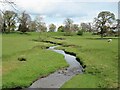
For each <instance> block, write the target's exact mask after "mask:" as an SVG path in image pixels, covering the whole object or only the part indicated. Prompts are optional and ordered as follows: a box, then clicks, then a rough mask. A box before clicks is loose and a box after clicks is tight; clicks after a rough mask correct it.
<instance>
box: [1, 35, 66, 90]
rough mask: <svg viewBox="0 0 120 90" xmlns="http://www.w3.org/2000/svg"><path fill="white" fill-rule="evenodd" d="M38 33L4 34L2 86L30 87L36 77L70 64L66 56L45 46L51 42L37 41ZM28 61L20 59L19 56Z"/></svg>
mask: <svg viewBox="0 0 120 90" xmlns="http://www.w3.org/2000/svg"><path fill="white" fill-rule="evenodd" d="M38 36H39V35H38V34H37V33H28V34H19V33H13V34H3V35H2V46H3V47H2V72H3V73H2V75H3V76H2V80H3V82H2V87H3V88H16V87H20V88H23V87H28V86H30V84H32V83H33V81H35V80H36V79H38V78H40V77H43V76H46V75H48V74H50V73H52V72H54V71H56V70H57V69H60V68H63V67H66V66H68V64H67V63H66V62H65V60H64V57H63V56H62V55H60V54H57V53H55V52H52V51H49V50H46V49H45V48H44V47H48V46H51V44H47V43H42V42H35V41H32V40H33V39H36V38H38ZM21 57H23V58H25V59H26V61H19V60H18V58H21Z"/></svg>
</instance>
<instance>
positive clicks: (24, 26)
mask: <svg viewBox="0 0 120 90" xmlns="http://www.w3.org/2000/svg"><path fill="white" fill-rule="evenodd" d="M30 21H31V17H30V15H29V14H27V13H25V12H23V13H22V15H21V16H20V18H19V22H20V24H19V28H18V31H21V32H23V33H25V32H27V31H29V28H28V27H29V23H30Z"/></svg>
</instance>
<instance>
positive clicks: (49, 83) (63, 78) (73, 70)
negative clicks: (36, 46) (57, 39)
mask: <svg viewBox="0 0 120 90" xmlns="http://www.w3.org/2000/svg"><path fill="white" fill-rule="evenodd" d="M55 47H57V46H52V47H49V48H48V50H52V51H54V52H56V53H59V54H62V55H64V58H65V60H66V62H67V63H68V64H69V67H68V68H66V69H61V70H58V71H56V72H54V73H52V74H50V75H48V76H47V77H44V78H40V79H38V80H37V81H35V82H34V83H33V84H32V85H31V86H30V87H29V88H60V87H61V86H62V85H63V84H64V83H65V82H67V81H68V80H70V79H71V78H72V77H73V76H75V75H76V74H82V69H83V68H82V66H81V65H80V63H79V62H78V61H77V60H76V57H75V56H72V55H69V54H66V53H65V52H64V51H63V50H56V49H55Z"/></svg>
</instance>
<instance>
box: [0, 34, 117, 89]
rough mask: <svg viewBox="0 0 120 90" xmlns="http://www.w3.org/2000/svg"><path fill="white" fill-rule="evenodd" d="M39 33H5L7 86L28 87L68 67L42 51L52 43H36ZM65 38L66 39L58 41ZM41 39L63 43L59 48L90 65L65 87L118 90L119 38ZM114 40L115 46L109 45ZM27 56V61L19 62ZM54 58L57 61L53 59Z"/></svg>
mask: <svg viewBox="0 0 120 90" xmlns="http://www.w3.org/2000/svg"><path fill="white" fill-rule="evenodd" d="M38 36H39V34H38V33H30V35H21V34H18V33H13V34H3V38H2V40H3V44H2V45H3V48H2V51H3V52H2V55H3V87H4V88H5V87H18V86H20V87H27V86H29V85H30V84H31V83H32V81H34V80H36V79H37V78H38V77H40V76H44V75H48V74H50V73H51V72H54V71H55V70H57V69H59V68H62V67H65V66H68V65H67V64H66V62H65V61H64V58H63V56H62V55H59V54H57V53H55V52H52V51H49V50H45V49H42V48H41V47H43V46H51V44H49V43H43V42H35V41H32V40H33V39H38ZM56 37H57V38H64V39H63V40H59V39H56ZM40 38H41V39H44V40H47V41H52V42H57V43H61V44H62V46H60V47H59V48H58V49H64V50H65V51H67V52H73V53H75V54H76V57H78V58H80V61H81V62H82V63H83V64H84V65H86V68H85V72H84V73H83V74H80V75H77V76H75V77H73V78H72V79H71V80H70V81H68V82H66V83H65V84H64V85H63V86H62V88H116V87H118V38H117V37H105V38H104V39H100V36H98V35H94V36H93V35H91V34H90V33H84V35H83V36H77V35H75V34H74V35H73V36H64V33H57V32H56V33H54V32H49V33H43V34H41V35H40ZM108 38H112V39H113V41H112V42H111V43H108V42H107V39H108ZM21 55H24V56H25V57H26V59H27V61H26V62H20V61H18V60H17V59H18V57H20V56H21ZM51 58H53V59H51Z"/></svg>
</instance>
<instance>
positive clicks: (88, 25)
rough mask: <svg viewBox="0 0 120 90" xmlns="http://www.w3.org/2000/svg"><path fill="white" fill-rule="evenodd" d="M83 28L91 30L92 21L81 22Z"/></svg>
mask: <svg viewBox="0 0 120 90" xmlns="http://www.w3.org/2000/svg"><path fill="white" fill-rule="evenodd" d="M81 27H82V30H84V31H85V32H91V23H81Z"/></svg>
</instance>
